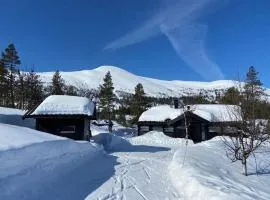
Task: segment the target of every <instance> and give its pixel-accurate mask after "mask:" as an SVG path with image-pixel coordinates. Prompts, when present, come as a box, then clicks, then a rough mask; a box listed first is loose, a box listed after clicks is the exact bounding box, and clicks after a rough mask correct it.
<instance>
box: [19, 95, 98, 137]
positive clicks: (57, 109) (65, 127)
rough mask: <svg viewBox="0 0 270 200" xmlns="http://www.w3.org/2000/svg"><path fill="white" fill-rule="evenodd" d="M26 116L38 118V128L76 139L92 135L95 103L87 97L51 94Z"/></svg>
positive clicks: (25, 116)
mask: <svg viewBox="0 0 270 200" xmlns="http://www.w3.org/2000/svg"><path fill="white" fill-rule="evenodd" d="M25 118H34V119H36V129H37V130H39V131H43V132H47V133H51V134H54V135H58V136H63V137H67V138H71V139H74V140H88V139H89V137H91V131H90V120H94V119H96V107H95V103H94V102H92V101H91V100H89V99H88V98H85V97H77V96H68V95H51V96H49V97H47V98H46V99H45V100H44V101H43V102H42V103H41V104H40V105H38V106H37V107H35V108H34V109H32V110H30V111H28V112H27V113H26V114H25V115H24V116H23V119H25Z"/></svg>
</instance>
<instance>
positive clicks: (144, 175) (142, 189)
mask: <svg viewBox="0 0 270 200" xmlns="http://www.w3.org/2000/svg"><path fill="white" fill-rule="evenodd" d="M169 151H170V152H169V153H168V151H158V152H155V153H154V154H155V156H153V157H152V156H150V155H149V152H129V153H123V152H115V153H112V155H113V156H116V157H118V159H117V162H119V163H120V164H119V165H117V166H116V168H115V175H114V176H113V177H112V178H111V179H109V180H108V181H107V182H106V183H105V184H107V186H108V188H107V187H105V188H106V190H107V193H106V190H105V189H104V187H101V188H99V189H97V190H96V191H95V192H93V193H92V194H90V195H89V196H88V197H87V200H90V199H97V200H128V199H136V200H152V199H160V200H161V199H162V200H163V199H164V200H166V199H168V200H169V199H170V200H176V199H181V198H180V196H179V194H178V193H177V191H176V190H175V188H174V186H173V185H172V183H171V180H170V179H169V175H168V163H170V161H171V159H172V156H173V152H174V151H173V150H169ZM161 188H163V189H164V190H163V191H160V189H161ZM104 193H105V194H104Z"/></svg>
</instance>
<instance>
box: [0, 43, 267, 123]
mask: <svg viewBox="0 0 270 200" xmlns="http://www.w3.org/2000/svg"><path fill="white" fill-rule="evenodd" d="M20 68H21V60H20V57H19V55H18V52H17V50H16V48H15V46H14V44H10V45H8V47H7V48H6V49H5V50H4V51H3V53H2V55H1V57H0V106H5V107H11V108H19V109H32V108H33V107H35V106H36V105H38V104H39V103H40V102H42V101H43V100H44V98H46V97H47V96H49V95H52V94H56V95H63V94H66V95H74V96H84V97H88V98H90V99H93V98H95V99H97V105H98V115H99V116H98V117H99V118H100V119H108V120H117V121H118V122H120V123H121V124H123V125H131V124H135V123H136V122H137V121H138V119H139V117H140V115H141V113H142V112H144V111H145V110H146V109H147V108H148V107H152V106H155V105H159V104H172V102H173V99H174V97H163V98H157V97H149V96H146V94H145V92H144V88H143V85H142V84H141V83H139V84H137V85H136V87H135V88H134V93H133V94H130V93H125V92H117V93H115V92H114V86H113V78H112V76H111V74H110V72H108V73H107V74H106V75H105V77H104V79H103V84H101V85H100V86H99V88H97V89H87V87H86V86H83V85H82V86H81V87H79V88H77V87H74V86H71V85H67V84H66V83H65V81H64V79H63V78H62V77H61V74H60V72H59V71H58V70H57V71H56V72H55V73H54V75H53V77H52V80H51V83H50V84H48V85H45V84H44V83H42V81H41V79H40V76H39V75H38V74H37V73H36V72H35V71H34V70H31V71H30V72H24V71H21V70H20ZM257 75H258V72H256V69H255V68H254V67H250V69H249V71H248V74H247V79H246V80H245V82H246V83H247V84H246V86H245V87H246V88H245V89H246V90H245V92H241V91H240V90H239V88H237V87H232V88H229V89H228V90H226V91H224V93H222V91H221V92H220V91H215V93H216V95H215V98H213V97H211V98H209V96H208V94H207V92H206V91H201V92H200V93H199V94H197V95H190V96H185V97H181V98H180V99H182V100H183V102H184V104H209V103H224V104H234V105H235V104H236V105H238V104H239V103H240V102H239V98H236V97H239V96H241V103H243V104H244V103H245V102H248V101H249V100H250V99H254V98H253V96H252V95H250V94H254V90H256V91H255V92H260V93H261V94H264V92H263V90H262V89H260V90H258V88H257V87H250V88H249V90H248V89H247V87H248V85H250V82H251V80H252V81H253V82H252V84H253V85H254V83H256V84H257V85H259V86H260V88H262V87H261V86H262V83H261V81H260V80H259V79H258V76H257ZM85 88H86V89H85ZM257 90H258V91H257ZM247 91H250V92H247ZM254 101H255V102H254V105H255V106H253V107H252V109H250V110H252V112H253V113H255V115H256V116H257V117H258V118H264V119H266V118H267V119H268V117H269V114H268V113H269V112H270V105H269V103H268V101H267V100H266V99H265V100H264V99H263V98H260V99H258V98H256V99H255V100H254ZM247 106H248V105H247Z"/></svg>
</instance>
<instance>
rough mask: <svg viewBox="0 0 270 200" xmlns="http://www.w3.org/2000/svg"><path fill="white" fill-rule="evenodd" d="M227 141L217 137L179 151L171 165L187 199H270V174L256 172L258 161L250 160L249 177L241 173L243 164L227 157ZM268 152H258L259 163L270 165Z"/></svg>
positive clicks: (172, 172) (173, 176)
mask: <svg viewBox="0 0 270 200" xmlns="http://www.w3.org/2000/svg"><path fill="white" fill-rule="evenodd" d="M223 145H224V144H223V142H222V141H221V139H220V138H218V137H217V138H213V139H212V140H210V141H206V142H203V143H200V144H197V145H193V146H188V149H187V154H186V158H185V163H184V165H183V159H184V155H185V152H184V149H179V150H177V151H176V152H175V154H174V156H173V159H172V162H171V164H170V166H169V170H170V174H171V179H172V181H173V183H174V185H175V186H176V188H177V189H178V191H179V193H180V194H182V196H183V197H184V199H189V200H192V199H194V200H195V199H207V200H212V199H213V200H214V199H219V200H220V199H224V200H227V199H234V200H236V199H237V200H238V199H239V200H242V199H250V200H251V199H264V200H267V199H270V194H269V188H268V187H265V186H266V185H268V184H269V183H270V180H269V175H267V174H262V173H259V174H258V175H256V174H255V171H256V170H255V163H254V160H253V159H252V158H250V160H249V166H248V168H249V173H250V175H249V176H248V177H245V176H244V175H242V174H241V164H240V163H231V162H230V161H229V160H228V158H226V156H225V151H224V146H223ZM267 154H268V153H266V154H264V155H263V154H262V153H260V154H258V155H257V162H258V163H259V166H261V167H263V168H265V167H266V166H267V165H268V166H269V159H267V156H269V155H267Z"/></svg>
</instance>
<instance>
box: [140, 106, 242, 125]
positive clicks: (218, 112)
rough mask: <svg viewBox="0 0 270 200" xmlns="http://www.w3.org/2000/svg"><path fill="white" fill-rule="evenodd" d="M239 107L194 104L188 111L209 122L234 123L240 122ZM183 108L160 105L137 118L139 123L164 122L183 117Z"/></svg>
mask: <svg viewBox="0 0 270 200" xmlns="http://www.w3.org/2000/svg"><path fill="white" fill-rule="evenodd" d="M240 109H241V108H240V107H239V106H235V105H221V104H195V105H191V106H190V111H191V112H193V113H194V114H196V115H198V116H199V117H201V118H203V119H205V120H207V121H209V122H235V121H240V120H241V115H240V113H241V112H240ZM184 110H185V111H186V110H187V107H186V106H185V108H184V109H183V108H178V109H175V108H174V107H171V106H169V105H161V106H156V107H152V108H150V109H148V110H147V111H145V112H144V113H142V115H141V116H140V118H139V121H149V122H151V121H156V122H164V121H166V120H173V119H175V118H176V117H178V116H181V115H183V113H184Z"/></svg>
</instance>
